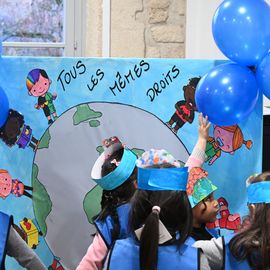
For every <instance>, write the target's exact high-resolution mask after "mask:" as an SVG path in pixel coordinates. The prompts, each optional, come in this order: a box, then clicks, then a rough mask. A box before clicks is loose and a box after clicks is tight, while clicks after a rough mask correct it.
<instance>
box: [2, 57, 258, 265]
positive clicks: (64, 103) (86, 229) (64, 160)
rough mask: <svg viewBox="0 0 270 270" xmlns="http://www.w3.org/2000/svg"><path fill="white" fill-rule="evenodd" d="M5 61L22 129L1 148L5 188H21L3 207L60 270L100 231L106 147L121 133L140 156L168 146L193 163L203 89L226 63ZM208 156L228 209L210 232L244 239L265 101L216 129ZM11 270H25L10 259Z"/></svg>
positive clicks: (6, 83) (6, 82)
mask: <svg viewBox="0 0 270 270" xmlns="http://www.w3.org/2000/svg"><path fill="white" fill-rule="evenodd" d="M0 62H1V63H0V66H1V69H0V86H1V87H2V88H3V89H4V91H5V92H6V94H7V96H8V99H9V104H10V108H11V109H12V110H13V111H12V113H11V114H10V116H9V120H8V121H9V122H8V124H9V125H11V126H13V127H14V129H13V133H12V132H11V133H8V132H6V133H5V134H4V135H3V134H2V140H0V153H1V157H0V161H1V163H0V169H1V171H0V176H1V177H0V185H2V182H1V179H2V178H3V176H5V177H8V179H9V181H10V183H11V184H12V189H11V190H8V191H5V192H3V194H1V197H2V199H1V198H0V200H1V204H0V209H1V210H2V211H4V212H6V213H9V214H12V215H13V216H14V219H15V224H17V225H18V227H19V229H20V230H21V231H22V232H23V234H24V236H25V240H26V241H27V242H28V245H29V246H31V247H32V248H35V251H36V252H37V254H38V255H39V256H40V257H41V259H42V260H43V261H44V263H45V264H46V265H47V266H48V267H50V269H58V270H61V269H63V268H65V269H66V270H68V269H75V268H76V265H77V264H78V263H79V261H80V259H81V258H82V257H83V255H84V254H85V252H86V250H87V248H88V246H89V245H90V243H91V241H92V234H93V233H95V229H94V226H93V225H92V218H93V216H95V215H96V214H97V213H98V211H99V202H100V196H101V190H100V189H99V188H98V187H97V186H96V185H95V183H94V182H93V181H92V180H91V179H90V172H91V168H92V166H93V164H94V161H95V160H96V159H97V157H98V156H99V154H100V153H101V152H102V147H101V141H102V139H104V138H108V137H111V136H113V135H117V136H118V137H119V138H121V140H122V142H123V143H125V144H126V145H128V146H129V147H130V148H131V149H133V151H135V152H136V153H138V154H140V153H142V152H143V151H144V150H146V149H150V148H164V149H167V150H168V151H169V152H171V153H172V154H173V155H174V156H175V157H176V158H177V159H179V160H181V161H182V162H186V160H187V158H188V156H189V154H190V152H191V151H192V148H193V146H194V144H195V142H196V140H197V129H198V112H197V111H196V106H195V101H194V91H195V86H196V83H197V82H198V78H200V77H201V76H203V75H204V74H205V73H207V72H208V71H209V70H210V69H211V68H212V67H213V66H215V65H217V64H219V63H220V62H218V61H212V60H184V59H94V58H93V59H90V58H23V57H20V58H9V57H3V58H1V59H0ZM244 94H245V93H243V95H244ZM18 113H20V114H18ZM21 115H23V119H22V116H21ZM14 119H15V120H14ZM23 122H24V124H23ZM6 125H7V123H6ZM6 127H8V125H7V126H6ZM11 137H12V138H11ZM206 155H207V159H206V162H205V164H204V169H206V170H207V171H209V178H210V179H211V180H212V181H213V182H214V184H215V185H216V186H218V190H217V192H216V194H215V195H216V197H217V198H219V204H220V216H219V218H218V220H217V222H216V223H214V224H210V225H209V226H210V227H218V226H220V227H221V228H223V229H229V230H233V231H236V230H237V229H238V228H239V226H240V224H241V222H242V217H243V216H244V215H245V214H246V212H247V210H246V192H245V179H246V178H247V177H248V176H249V175H251V174H254V173H255V172H260V171H261V163H262V160H261V158H262V101H261V99H260V100H259V102H258V104H257V106H256V108H255V110H254V111H253V113H252V114H251V115H250V116H249V118H248V119H247V120H246V121H245V122H242V123H240V124H239V125H237V126H231V127H226V128H224V127H218V126H212V127H211V129H210V138H209V142H208V145H207V152H206ZM15 188H16V189H15ZM32 231H34V234H31V233H30V232H32ZM7 269H20V267H19V266H18V265H17V264H16V263H15V262H14V260H9V261H8V266H7Z"/></svg>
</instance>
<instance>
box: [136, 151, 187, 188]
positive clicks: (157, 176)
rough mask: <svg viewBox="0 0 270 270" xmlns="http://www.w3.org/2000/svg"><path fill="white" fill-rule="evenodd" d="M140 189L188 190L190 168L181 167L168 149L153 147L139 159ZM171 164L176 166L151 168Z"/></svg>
mask: <svg viewBox="0 0 270 270" xmlns="http://www.w3.org/2000/svg"><path fill="white" fill-rule="evenodd" d="M136 163H137V167H138V189H142V190H182V191H185V190H186V185H187V179H188V168H187V167H184V168H180V162H179V161H178V160H176V159H175V158H174V157H173V156H172V155H171V154H170V153H168V152H167V151H166V150H164V149H161V150H156V149H151V150H149V151H146V152H144V153H143V154H142V156H141V157H140V158H139V159H138V160H137V162H136ZM165 163H166V164H171V165H173V166H175V168H150V167H151V166H153V165H162V164H165Z"/></svg>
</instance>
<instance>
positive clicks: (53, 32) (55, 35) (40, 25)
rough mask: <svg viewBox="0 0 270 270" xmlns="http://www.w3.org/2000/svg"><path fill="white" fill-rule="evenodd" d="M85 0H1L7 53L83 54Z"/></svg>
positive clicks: (38, 54)
mask: <svg viewBox="0 0 270 270" xmlns="http://www.w3.org/2000/svg"><path fill="white" fill-rule="evenodd" d="M84 3H85V0H66V1H65V0H0V4H1V9H0V24H1V29H2V30H0V34H1V38H2V41H3V47H4V49H3V55H27V56H82V54H83V53H82V46H81V44H82V31H83V27H81V26H82V25H83V23H82V20H83V19H84V16H83V10H84V7H83V4H84Z"/></svg>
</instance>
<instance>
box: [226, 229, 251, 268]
mask: <svg viewBox="0 0 270 270" xmlns="http://www.w3.org/2000/svg"><path fill="white" fill-rule="evenodd" d="M233 237H234V234H229V235H226V236H223V237H222V238H223V239H222V240H223V254H224V257H223V269H224V270H241V269H243V270H249V269H251V268H250V266H249V265H248V262H247V261H246V260H245V261H238V260H236V259H235V258H234V257H233V256H232V254H231V252H230V249H229V243H230V241H231V239H232V238H233Z"/></svg>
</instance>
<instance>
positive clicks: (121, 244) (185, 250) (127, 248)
mask: <svg viewBox="0 0 270 270" xmlns="http://www.w3.org/2000/svg"><path fill="white" fill-rule="evenodd" d="M191 245H192V241H190V238H188V239H187V240H186V242H185V243H184V244H183V245H182V246H181V247H180V249H178V248H177V246H176V245H167V246H166V245H165V246H164V245H163V246H159V248H158V266H157V270H164V269H174V270H183V269H185V270H197V269H199V266H200V263H199V260H200V257H199V250H198V249H196V248H194V247H192V246H191ZM139 249H140V246H139V242H138V241H136V240H135V239H133V238H131V237H129V238H126V239H122V240H117V241H116V242H115V244H114V246H113V248H112V251H111V254H110V258H109V262H108V269H111V270H115V269H117V270H127V269H128V270H139V269H140V259H139V253H140V250H139Z"/></svg>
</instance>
